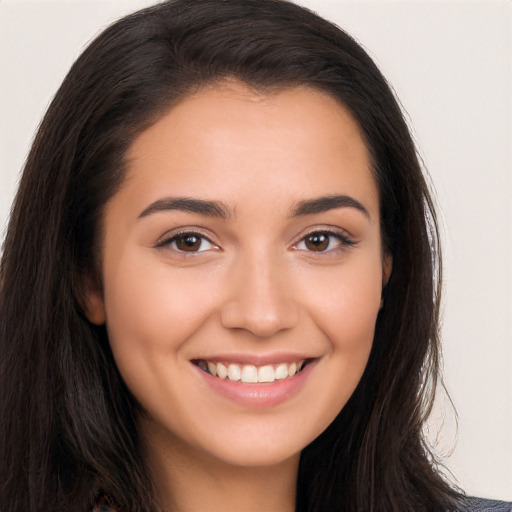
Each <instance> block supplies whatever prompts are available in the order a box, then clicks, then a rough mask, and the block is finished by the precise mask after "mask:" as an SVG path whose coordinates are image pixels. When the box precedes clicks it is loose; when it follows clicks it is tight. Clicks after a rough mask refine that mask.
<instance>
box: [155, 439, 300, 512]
mask: <svg viewBox="0 0 512 512" xmlns="http://www.w3.org/2000/svg"><path fill="white" fill-rule="evenodd" d="M146 441H147V440H146ZM171 444H172V445H173V446H168V448H169V449H166V448H164V447H163V446H162V444H161V443H158V445H156V444H155V443H154V442H151V443H146V456H147V461H148V466H149V469H150V472H151V475H152V479H153V482H154V484H155V488H156V491H157V493H158V501H159V504H160V507H161V509H162V510H163V511H165V512H167V511H171V510H172V512H197V511H198V510H208V512H220V511H222V512H226V510H243V511H244V512H294V511H295V494H296V486H297V473H298V466H299V457H300V455H299V454H297V455H296V456H294V457H292V458H290V459H287V460H285V461H280V462H278V463H276V464H273V465H269V466H263V467H245V466H234V465H231V464H228V463H226V462H223V461H220V460H218V459H216V458H214V457H213V456H211V455H210V454H205V453H204V452H200V451H199V450H194V449H191V448H190V447H188V448H187V450H183V449H180V446H179V444H178V445H176V444H174V443H171ZM162 448H164V449H162Z"/></svg>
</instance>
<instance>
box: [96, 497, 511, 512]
mask: <svg viewBox="0 0 512 512" xmlns="http://www.w3.org/2000/svg"><path fill="white" fill-rule="evenodd" d="M92 512H120V511H119V510H118V509H117V508H115V505H114V503H113V500H112V499H111V498H110V497H109V496H108V495H107V494H101V495H100V496H99V497H98V499H97V500H96V504H95V506H94V508H93V509H92ZM456 512H512V502H505V501H495V500H485V499H482V498H468V499H467V500H465V503H464V504H463V505H461V507H460V508H458V509H457V511H456Z"/></svg>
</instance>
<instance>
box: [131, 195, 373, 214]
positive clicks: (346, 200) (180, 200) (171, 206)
mask: <svg viewBox="0 0 512 512" xmlns="http://www.w3.org/2000/svg"><path fill="white" fill-rule="evenodd" d="M336 208H355V209H356V210H359V211H360V212H362V213H363V214H364V215H365V216H366V217H368V218H370V213H369V212H368V210H367V209H366V208H365V207H364V206H363V204H362V203H360V202H359V201H358V200H357V199H354V198H353V197H350V196H347V195H344V194H335V195H329V196H322V197H317V198H315V199H308V200H304V201H299V202H298V203H296V204H295V206H294V207H293V208H292V210H291V211H292V213H291V216H292V217H300V216H302V215H313V214H315V213H323V212H326V211H329V210H334V209H336ZM172 210H178V211H182V212H188V213H197V214H199V215H205V216H207V217H216V218H220V219H224V220H227V219H230V218H231V217H233V216H234V213H233V210H231V209H230V208H229V207H228V206H227V205H225V204H224V203H222V202H220V201H208V200H205V199H193V198H191V197H165V198H163V199H159V200H158V201H155V202H154V203H151V204H150V205H149V206H148V207H147V208H145V209H144V210H143V211H142V212H141V213H140V215H139V217H138V218H139V219H141V218H143V217H147V216H148V215H152V214H154V213H158V212H165V211H172Z"/></svg>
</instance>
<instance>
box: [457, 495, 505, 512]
mask: <svg viewBox="0 0 512 512" xmlns="http://www.w3.org/2000/svg"><path fill="white" fill-rule="evenodd" d="M457 512H512V502H509V501H495V500H485V499H483V498H468V499H467V500H465V503H464V504H463V505H462V506H461V508H459V509H458V510H457Z"/></svg>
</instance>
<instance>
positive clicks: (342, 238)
mask: <svg viewBox="0 0 512 512" xmlns="http://www.w3.org/2000/svg"><path fill="white" fill-rule="evenodd" d="M313 237H326V238H327V244H328V245H327V247H326V248H324V249H321V250H318V251H314V250H311V249H308V248H307V247H306V248H304V249H300V248H299V245H300V244H306V243H307V241H308V239H312V238H313ZM333 238H334V239H336V240H337V241H338V242H339V245H337V246H336V247H333V248H330V245H331V243H332V239H333ZM356 244H357V242H356V241H355V240H353V239H352V238H350V237H348V236H347V235H346V234H345V233H342V232H339V231H333V230H328V229H318V230H314V231H311V232H309V233H307V234H306V235H304V236H303V237H302V238H301V239H300V240H299V241H298V242H297V243H296V244H294V246H293V248H294V249H296V250H301V251H302V250H303V251H307V252H310V253H313V254H315V253H318V254H325V253H332V252H338V251H343V250H345V249H347V248H348V247H354V246H355V245H356Z"/></svg>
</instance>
